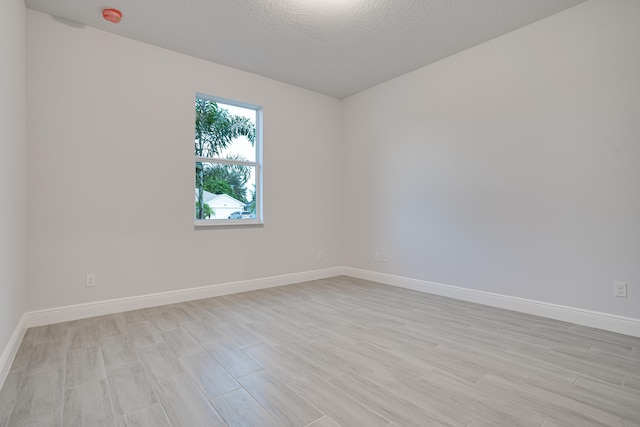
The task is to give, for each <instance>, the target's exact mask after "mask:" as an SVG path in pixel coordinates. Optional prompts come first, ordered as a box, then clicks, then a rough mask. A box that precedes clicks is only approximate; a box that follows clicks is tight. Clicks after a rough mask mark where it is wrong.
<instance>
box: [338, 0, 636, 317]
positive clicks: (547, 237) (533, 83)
mask: <svg viewBox="0 0 640 427" xmlns="http://www.w3.org/2000/svg"><path fill="white" fill-rule="evenodd" d="M639 22H640V2H638V1H635V0H618V1H615V2H612V1H608V0H595V1H589V2H586V3H584V4H581V5H579V6H577V7H574V8H572V9H569V10H567V11H565V12H562V13H560V14H558V15H555V16H552V17H550V18H548V19H545V20H543V21H539V22H538V23H535V24H533V25H530V26H528V27H525V28H523V29H520V30H518V31H515V32H513V33H510V34H507V35H505V36H503V37H500V38H498V39H495V40H493V41H490V42H488V43H485V44H482V45H480V46H477V47H475V48H473V49H470V50H468V51H465V52H462V53H460V54H457V55H455V56H452V57H450V58H448V59H445V60H443V61H440V62H438V63H436V64H433V65H431V66H428V67H426V68H422V69H420V70H417V71H415V72H413V73H410V74H408V75H405V76H402V77H400V78H397V79H394V80H392V81H389V82H386V83H384V84H382V85H379V86H377V87H375V88H372V89H370V90H367V91H364V92H362V93H360V94H357V95H355V96H353V97H351V98H348V99H346V100H345V102H344V105H343V108H344V116H343V123H344V124H343V126H344V136H343V138H344V147H345V164H346V167H345V174H346V175H345V182H346V183H347V186H346V188H345V198H344V205H345V218H344V229H345V236H344V254H345V255H344V261H345V265H348V266H352V267H357V268H362V269H367V270H373V271H380V272H385V273H390V274H394V275H400V276H405V277H411V278H416V279H421V280H427V281H432V282H438V283H442V284H449V285H456V286H461V287H465V288H470V289H476V290H482V291H488V292H496V293H500V294H506V295H511V296H515V297H522V298H529V299H534V300H539V301H545V302H551V303H557V304H562V305H568V306H573V307H578V308H583V309H590V310H596V311H601V312H606V313H611V314H618V315H623V316H631V317H635V318H638V317H640V80H639V78H640V77H639V76H640V55H639V54H638V52H640V25H638V23H639ZM390 197H393V199H394V200H395V203H394V204H377V202H378V201H379V200H388V198H390ZM397 205H408V206H410V208H409V209H407V211H406V212H404V213H403V214H398V213H397V212H396V210H395V208H394V207H395V206H397ZM376 250H377V251H381V252H386V254H387V257H388V262H387V263H386V264H385V263H375V262H374V261H373V252H374V251H376ZM616 280H617V281H626V282H628V283H629V297H628V298H627V299H620V298H614V297H613V282H614V281H616Z"/></svg>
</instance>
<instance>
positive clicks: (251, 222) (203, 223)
mask: <svg viewBox="0 0 640 427" xmlns="http://www.w3.org/2000/svg"><path fill="white" fill-rule="evenodd" d="M263 225H264V223H263V222H262V221H261V220H259V219H202V220H196V221H195V222H194V227H195V228H196V229H201V228H215V227H246V226H254V227H255V226H263Z"/></svg>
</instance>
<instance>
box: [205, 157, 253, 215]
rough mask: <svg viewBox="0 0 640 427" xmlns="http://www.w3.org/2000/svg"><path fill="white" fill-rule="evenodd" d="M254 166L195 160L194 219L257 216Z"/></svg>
mask: <svg viewBox="0 0 640 427" xmlns="http://www.w3.org/2000/svg"><path fill="white" fill-rule="evenodd" d="M255 169H256V168H255V167H253V166H246V165H227V164H222V163H215V162H206V163H202V162H196V168H195V174H196V188H195V219H253V218H255V217H256V215H255V211H256V203H255V198H256V194H255V176H256V170H255Z"/></svg>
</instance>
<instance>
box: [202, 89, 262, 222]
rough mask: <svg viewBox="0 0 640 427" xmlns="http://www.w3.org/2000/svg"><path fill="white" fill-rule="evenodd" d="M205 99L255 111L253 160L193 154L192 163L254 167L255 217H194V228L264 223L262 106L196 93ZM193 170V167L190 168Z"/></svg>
mask: <svg viewBox="0 0 640 427" xmlns="http://www.w3.org/2000/svg"><path fill="white" fill-rule="evenodd" d="M198 98H200V99H205V100H209V101H213V102H216V103H218V104H226V105H232V106H234V107H239V108H245V109H248V110H253V111H255V113H256V123H255V126H256V137H255V141H254V147H255V149H256V153H255V161H235V160H229V159H223V158H218V157H202V156H195V155H194V157H193V159H194V164H195V163H198V162H201V163H218V164H229V165H238V164H240V165H246V166H250V167H254V168H255V177H254V179H255V185H256V194H255V197H256V217H255V218H250V219H228V218H218V219H210V218H208V219H195V218H194V226H195V227H196V228H202V227H229V226H232V227H237V226H256V225H263V224H264V213H263V193H264V188H263V184H262V182H263V179H262V173H263V164H262V158H263V157H262V151H263V147H262V141H263V139H262V114H263V113H262V107H261V106H259V105H256V104H250V103H247V102H241V101H235V100H232V99H227V98H221V97H218V96H212V95H206V94H203V93H200V92H197V93H196V99H198ZM192 170H193V169H192ZM193 178H194V181H193V184H194V185H193V187H194V188H195V175H194V177H193Z"/></svg>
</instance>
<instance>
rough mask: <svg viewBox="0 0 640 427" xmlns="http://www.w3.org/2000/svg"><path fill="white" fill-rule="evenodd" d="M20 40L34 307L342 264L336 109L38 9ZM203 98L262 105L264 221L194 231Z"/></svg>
mask: <svg viewBox="0 0 640 427" xmlns="http://www.w3.org/2000/svg"><path fill="white" fill-rule="evenodd" d="M27 34H28V46H27V48H28V49H27V52H28V60H27V69H28V95H27V100H28V128H29V141H28V156H29V157H28V158H29V166H28V188H29V196H28V216H27V225H28V238H27V242H28V243H27V244H28V257H29V264H30V266H31V268H30V269H29V271H28V277H27V280H28V309H29V310H37V309H43V308H49V307H58V306H65V305H69V304H76V303H84V302H89V301H98V300H105V299H110V298H118V297H127V296H133V295H144V294H152V293H156V292H162V291H168V290H175V289H183V288H190V287H195V286H203V285H211V284H217V283H227V282H231V281H238V280H245V279H251V278H262V277H269V276H274V275H280V274H287V273H294V272H304V271H310V270H315V269H321V268H326V267H335V266H339V265H340V263H341V260H340V254H339V250H340V237H339V228H340V218H339V217H338V216H337V215H336V216H335V218H327V216H326V215H325V212H324V209H326V206H334V205H336V204H338V203H339V202H340V195H339V193H338V192H336V189H337V188H339V184H340V181H341V180H340V170H339V167H338V166H336V162H335V159H336V158H338V157H339V149H340V137H341V134H340V105H339V101H338V100H336V99H333V98H330V97H326V96H323V95H319V94H317V93H313V92H310V91H306V90H302V89H299V88H295V87H292V86H289V85H285V84H283V83H280V82H276V81H273V80H269V79H266V78H263V77H259V76H256V75H252V74H249V73H244V72H241V71H238V70H234V69H231V68H227V67H223V66H220V65H217V64H213V63H210V62H206V61H202V60H199V59H196V58H193V57H189V56H186V55H182V54H178V53H175V52H171V51H168V50H164V49H160V48H156V47H153V46H150V45H146V44H143V43H139V42H136V41H132V40H129V39H125V38H122V37H119V36H115V35H112V34H109V33H106V32H103V31H99V30H96V29H92V28H88V27H87V28H74V27H73V26H70V25H65V24H63V23H60V22H58V21H56V20H54V19H53V18H51V17H50V16H48V15H44V14H41V13H39V12H35V11H31V10H29V11H27ZM196 92H202V93H207V94H210V95H215V96H219V97H224V98H230V99H234V100H237V101H243V102H248V103H252V104H257V105H261V106H263V108H264V182H265V187H264V189H265V193H264V194H265V196H264V208H265V215H264V216H265V225H264V227H253V228H249V227H246V228H245V227H243V228H227V229H222V228H217V229H208V230H194V226H193V185H194V177H193V170H194V169H193V168H194V166H193V148H192V147H193V132H194V131H193V121H194V112H193V103H194V99H195V94H196ZM159 200H162V203H158V201H159ZM291 206H296V207H297V208H296V209H295V210H292V209H291ZM220 248H225V250H220ZM318 250H323V251H324V255H325V256H324V260H317V259H316V256H317V253H318ZM86 273H95V274H96V279H97V286H96V287H95V288H90V289H87V288H85V286H84V277H85V274H86Z"/></svg>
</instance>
